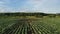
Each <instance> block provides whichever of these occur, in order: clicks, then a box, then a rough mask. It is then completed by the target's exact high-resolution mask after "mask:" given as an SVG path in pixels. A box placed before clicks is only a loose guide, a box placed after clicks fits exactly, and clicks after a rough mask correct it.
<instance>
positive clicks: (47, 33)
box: [31, 21, 59, 34]
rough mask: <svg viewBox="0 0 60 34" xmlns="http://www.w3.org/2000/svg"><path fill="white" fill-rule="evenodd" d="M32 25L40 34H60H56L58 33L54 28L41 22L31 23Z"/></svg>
mask: <svg viewBox="0 0 60 34" xmlns="http://www.w3.org/2000/svg"><path fill="white" fill-rule="evenodd" d="M31 25H32V27H34V28H35V30H36V31H38V33H40V34H59V32H56V31H57V29H56V28H53V27H51V26H50V25H48V24H45V23H43V22H40V21H39V22H37V21H34V22H32V23H31Z"/></svg>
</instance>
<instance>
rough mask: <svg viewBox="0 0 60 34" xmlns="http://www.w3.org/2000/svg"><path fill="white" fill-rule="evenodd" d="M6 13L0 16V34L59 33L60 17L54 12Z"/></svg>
mask: <svg viewBox="0 0 60 34" xmlns="http://www.w3.org/2000/svg"><path fill="white" fill-rule="evenodd" d="M8 14H9V13H8ZM8 14H3V15H1V16H0V33H1V34H60V17H59V16H57V17H56V15H55V14H53V15H50V14H49V15H46V14H45V15H44V14H41V15H40V14H38V13H37V14H35V15H32V14H29V15H26V14H25V16H24V15H23V14H22V15H20V16H19V15H18V13H17V15H16V14H13V15H11V14H10V15H8Z"/></svg>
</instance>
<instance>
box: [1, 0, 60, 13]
mask: <svg viewBox="0 0 60 34" xmlns="http://www.w3.org/2000/svg"><path fill="white" fill-rule="evenodd" d="M1 12H44V13H60V0H0V13H1Z"/></svg>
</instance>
